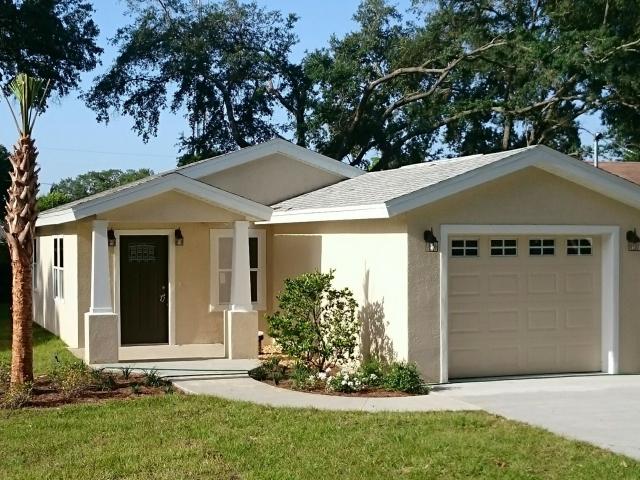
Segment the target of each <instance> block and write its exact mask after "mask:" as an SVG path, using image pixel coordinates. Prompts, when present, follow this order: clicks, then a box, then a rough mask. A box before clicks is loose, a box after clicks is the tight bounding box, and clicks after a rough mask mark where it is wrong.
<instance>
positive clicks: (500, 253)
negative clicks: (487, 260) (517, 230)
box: [489, 238, 518, 257]
mask: <svg viewBox="0 0 640 480" xmlns="http://www.w3.org/2000/svg"><path fill="white" fill-rule="evenodd" d="M507 241H514V242H515V245H513V246H506V245H505V242H507ZM493 242H500V245H497V246H495V247H494V246H493ZM512 249H515V253H506V252H507V250H512ZM494 250H495V253H494ZM489 255H490V256H491V257H517V256H518V239H517V238H489Z"/></svg>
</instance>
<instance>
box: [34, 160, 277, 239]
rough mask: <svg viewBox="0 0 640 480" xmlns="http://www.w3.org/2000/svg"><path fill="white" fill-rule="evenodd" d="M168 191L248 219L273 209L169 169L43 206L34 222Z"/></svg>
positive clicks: (76, 216)
mask: <svg viewBox="0 0 640 480" xmlns="http://www.w3.org/2000/svg"><path fill="white" fill-rule="evenodd" d="M170 191H176V192H180V193H183V194H185V195H188V196H190V197H193V198H196V199H198V200H201V201H203V202H206V203H209V204H211V205H215V206H219V207H223V208H225V209H227V210H229V211H232V212H235V213H238V214H241V215H243V216H245V217H246V218H247V219H248V220H252V221H261V220H262V221H264V220H269V219H270V218H271V213H272V212H273V210H272V209H271V208H270V207H267V206H265V205H262V204H260V203H257V202H254V201H252V200H249V199H247V198H244V197H241V196H239V195H235V194H233V193H230V192H226V191H224V190H222V189H220V188H216V187H213V186H211V185H208V184H206V183H203V182H200V181H198V180H194V179H192V178H189V177H187V176H185V175H182V174H181V173H178V172H175V171H173V172H167V173H164V174H160V175H154V176H151V177H147V178H144V179H142V180H140V181H137V182H133V183H130V184H127V185H123V186H122V187H118V188H114V189H111V190H107V191H105V192H102V193H98V194H96V195H91V196H89V197H86V198H83V199H80V200H77V201H75V202H71V203H67V204H65V205H62V206H60V207H57V208H53V209H51V210H47V211H46V212H44V213H42V214H41V215H40V216H39V218H38V223H37V226H38V227H42V226H46V225H56V224H60V223H67V222H73V221H76V220H81V219H83V218H87V217H91V216H93V215H99V214H101V213H104V212H108V211H110V210H113V209H116V208H120V207H123V206H126V205H129V204H132V203H135V202H138V201H140V200H145V199H148V198H151V197H154V196H156V195H160V194H162V193H166V192H170Z"/></svg>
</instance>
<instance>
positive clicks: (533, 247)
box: [529, 238, 556, 257]
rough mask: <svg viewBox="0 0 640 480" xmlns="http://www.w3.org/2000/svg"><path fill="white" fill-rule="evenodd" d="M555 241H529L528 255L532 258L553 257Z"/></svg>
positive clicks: (546, 239)
mask: <svg viewBox="0 0 640 480" xmlns="http://www.w3.org/2000/svg"><path fill="white" fill-rule="evenodd" d="M555 254H556V241H555V240H554V239H553V238H531V239H529V255H531V256H532V257H537V256H545V255H555Z"/></svg>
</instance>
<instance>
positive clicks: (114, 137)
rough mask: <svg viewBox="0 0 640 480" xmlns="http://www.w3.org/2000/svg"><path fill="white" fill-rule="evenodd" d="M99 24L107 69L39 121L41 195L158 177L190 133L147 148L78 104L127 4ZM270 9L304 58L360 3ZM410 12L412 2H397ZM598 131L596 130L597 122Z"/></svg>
mask: <svg viewBox="0 0 640 480" xmlns="http://www.w3.org/2000/svg"><path fill="white" fill-rule="evenodd" d="M93 3H94V8H95V14H94V20H95V22H96V23H97V24H98V26H99V28H100V37H99V39H98V43H99V45H100V46H101V47H102V48H104V53H103V55H102V65H101V66H99V67H98V68H97V69H95V70H94V71H92V72H89V73H85V74H83V75H82V81H81V85H80V90H79V91H76V92H73V93H71V94H70V95H69V96H67V97H65V98H63V99H61V100H59V101H57V102H56V103H52V104H51V105H50V107H49V108H48V109H47V111H46V112H45V114H44V115H42V116H41V117H40V118H39V119H38V123H37V125H36V128H35V135H34V136H35V138H36V144H37V146H38V149H39V151H40V155H39V158H38V160H39V163H40V166H41V172H40V183H41V192H46V191H47V190H48V189H49V185H50V184H51V183H53V182H56V181H57V180H60V179H61V178H66V177H71V176H75V175H78V174H80V173H84V172H87V171H89V170H105V169H110V168H118V169H127V168H135V169H137V168H144V167H146V168H151V169H153V170H154V171H156V172H160V171H164V170H169V169H171V168H174V167H175V164H176V158H177V156H178V148H177V147H176V142H177V139H178V137H179V135H180V134H181V133H182V132H183V131H187V130H188V129H187V126H186V122H185V120H184V118H183V117H182V116H180V115H173V114H171V113H164V114H163V116H162V117H161V120H160V126H159V131H158V135H157V137H155V138H152V139H150V140H149V142H148V143H144V142H143V141H142V139H141V138H140V137H138V136H137V134H136V133H134V132H133V131H132V130H131V126H132V123H133V122H132V120H131V119H130V118H128V117H122V116H117V115H116V116H113V117H112V118H111V120H110V122H109V124H108V125H105V124H104V123H98V122H97V121H96V119H95V117H96V116H95V113H94V112H93V111H92V110H90V109H89V108H88V107H86V106H85V104H84V102H83V101H82V100H81V99H79V98H78V96H79V94H80V92H82V91H83V90H87V89H88V88H89V87H90V86H91V83H92V80H93V79H94V78H95V76H96V75H98V74H100V73H102V72H104V71H106V69H107V68H108V66H109V65H110V64H111V62H112V61H113V59H114V58H115V56H116V54H117V51H116V48H114V47H113V46H112V45H110V44H109V42H108V40H109V39H110V38H111V37H113V35H114V34H115V31H116V30H117V29H118V28H119V27H121V26H124V25H126V24H127V22H128V21H129V18H128V17H126V16H125V2H124V1H122V0H94V2H93ZM258 3H259V4H261V5H264V6H266V7H268V8H272V9H275V8H277V9H279V10H281V11H282V12H284V13H290V12H293V13H296V14H297V15H298V16H299V17H300V19H299V21H298V23H297V28H296V30H297V34H298V36H299V38H300V43H299V44H298V45H297V46H296V48H295V50H294V52H293V53H294V58H299V57H301V56H302V55H303V53H304V52H305V51H306V50H313V49H315V48H320V47H323V46H325V45H326V44H327V41H328V40H329V38H330V37H331V35H333V34H336V35H338V36H342V35H344V34H346V33H348V32H350V31H352V30H353V29H354V26H355V24H354V22H353V20H352V16H353V14H354V12H355V10H356V8H357V6H358V3H359V1H358V0H258ZM395 3H396V5H397V6H398V7H399V9H400V10H405V9H406V8H407V7H408V6H409V5H410V3H411V0H396V2H395ZM591 123H594V128H597V122H591ZM15 140H16V130H15V126H14V125H13V121H12V120H11V116H10V114H9V112H8V110H7V108H6V107H4V108H1V107H0V144H3V145H5V146H7V147H8V148H9V147H10V145H11V144H13V142H14V141H15Z"/></svg>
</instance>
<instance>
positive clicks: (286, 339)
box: [267, 270, 360, 371]
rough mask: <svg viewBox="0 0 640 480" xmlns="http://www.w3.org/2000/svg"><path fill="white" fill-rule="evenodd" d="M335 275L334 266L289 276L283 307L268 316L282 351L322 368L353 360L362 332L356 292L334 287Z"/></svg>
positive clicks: (271, 332) (281, 298)
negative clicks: (357, 316)
mask: <svg viewBox="0 0 640 480" xmlns="http://www.w3.org/2000/svg"><path fill="white" fill-rule="evenodd" d="M333 279H334V271H333V270H332V271H331V272H329V273H320V272H315V273H305V274H303V275H300V276H298V277H295V278H288V279H286V280H285V281H284V288H283V290H282V291H281V292H280V295H279V296H278V301H279V310H278V311H277V312H275V313H274V314H273V315H269V316H267V321H268V324H269V335H270V336H271V337H273V338H274V339H275V340H276V342H277V343H278V345H280V346H281V347H282V352H283V353H284V354H286V355H288V356H290V357H292V358H294V359H295V360H297V361H300V362H304V363H305V364H306V365H307V366H308V367H309V368H312V369H315V370H318V371H324V370H325V369H326V368H327V367H328V366H332V365H335V364H336V362H339V361H349V360H352V359H353V358H354V352H355V350H356V347H357V345H358V338H359V334H360V323H359V321H358V320H357V318H356V314H355V312H356V308H357V306H358V304H357V303H356V301H355V300H354V298H353V293H352V292H351V291H350V290H349V289H348V288H344V289H342V290H338V289H335V288H333V287H332V282H333Z"/></svg>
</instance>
